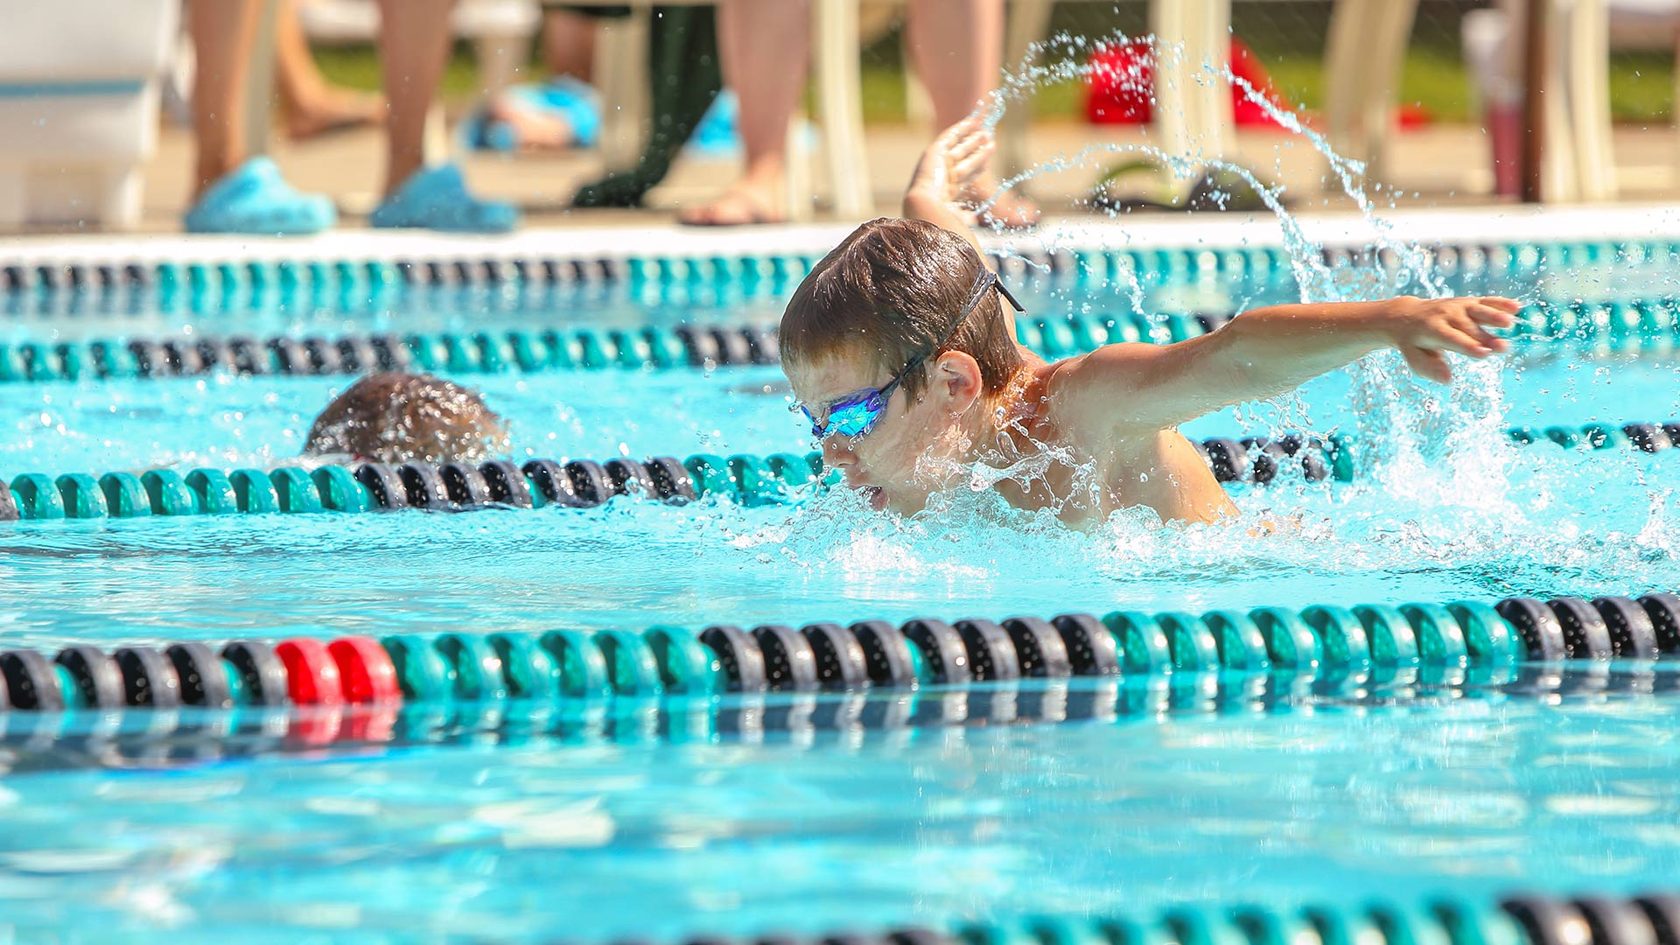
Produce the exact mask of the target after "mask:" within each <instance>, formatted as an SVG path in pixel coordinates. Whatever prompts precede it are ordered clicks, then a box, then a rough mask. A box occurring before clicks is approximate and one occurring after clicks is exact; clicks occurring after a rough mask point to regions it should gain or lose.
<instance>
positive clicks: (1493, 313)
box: [1464, 299, 1520, 328]
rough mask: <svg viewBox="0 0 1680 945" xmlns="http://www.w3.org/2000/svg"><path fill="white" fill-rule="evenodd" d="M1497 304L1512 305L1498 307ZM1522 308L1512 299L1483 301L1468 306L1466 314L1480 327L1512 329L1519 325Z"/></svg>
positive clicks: (1465, 310)
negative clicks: (1520, 309)
mask: <svg viewBox="0 0 1680 945" xmlns="http://www.w3.org/2000/svg"><path fill="white" fill-rule="evenodd" d="M1496 302H1509V303H1510V305H1509V306H1506V305H1496V304H1493V303H1496ZM1519 308H1520V306H1518V305H1517V303H1516V302H1512V301H1511V300H1510V299H1483V300H1481V301H1480V302H1474V303H1471V304H1470V305H1468V306H1466V307H1465V309H1464V313H1465V314H1466V315H1468V316H1470V318H1471V320H1472V321H1474V322H1475V323H1476V324H1478V325H1487V326H1489V327H1492V328H1510V327H1511V326H1512V325H1515V324H1516V323H1517V311H1518V309H1519Z"/></svg>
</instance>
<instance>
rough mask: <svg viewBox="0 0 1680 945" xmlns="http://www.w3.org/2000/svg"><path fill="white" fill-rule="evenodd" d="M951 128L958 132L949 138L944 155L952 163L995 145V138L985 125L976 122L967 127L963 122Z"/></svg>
mask: <svg viewBox="0 0 1680 945" xmlns="http://www.w3.org/2000/svg"><path fill="white" fill-rule="evenodd" d="M951 130H952V131H953V132H960V134H957V135H956V136H955V137H954V138H952V139H951V140H950V142H949V143H948V145H947V147H946V149H945V154H946V157H948V158H949V159H950V160H951V161H952V162H953V163H955V162H959V161H964V160H967V159H968V158H971V157H973V156H974V155H975V154H976V153H978V152H980V151H984V150H988V149H990V148H992V147H994V146H995V142H996V138H994V137H993V136H992V132H991V129H989V128H987V127H986V126H985V125H980V124H977V125H974V126H973V127H971V128H969V127H964V125H963V124H958V125H953V126H952V127H951Z"/></svg>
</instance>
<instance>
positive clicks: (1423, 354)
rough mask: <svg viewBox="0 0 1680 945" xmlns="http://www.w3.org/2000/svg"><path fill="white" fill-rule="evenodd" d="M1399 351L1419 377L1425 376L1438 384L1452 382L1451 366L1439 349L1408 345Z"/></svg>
mask: <svg viewBox="0 0 1680 945" xmlns="http://www.w3.org/2000/svg"><path fill="white" fill-rule="evenodd" d="M1400 353H1401V354H1402V355H1404V356H1405V358H1406V365H1407V366H1408V367H1410V368H1411V369H1412V372H1413V373H1415V374H1417V375H1418V376H1419V377H1427V378H1429V379H1430V380H1432V381H1435V382H1436V383H1438V384H1451V383H1452V367H1451V366H1450V365H1448V364H1447V359H1446V357H1445V356H1444V355H1442V354H1441V352H1439V351H1431V350H1429V349H1428V348H1417V347H1408V348H1403V349H1401V351H1400Z"/></svg>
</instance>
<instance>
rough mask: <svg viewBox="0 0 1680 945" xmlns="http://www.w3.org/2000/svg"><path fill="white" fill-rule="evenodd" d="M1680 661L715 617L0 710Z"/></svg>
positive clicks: (1650, 602) (412, 647)
mask: <svg viewBox="0 0 1680 945" xmlns="http://www.w3.org/2000/svg"><path fill="white" fill-rule="evenodd" d="M1675 654H1680V596H1676V595H1674V594H1669V593H1653V594H1647V595H1644V596H1642V597H1639V598H1626V597H1600V598H1596V599H1594V600H1591V601H1588V600H1586V599H1583V598H1579V597H1568V596H1563V597H1556V598H1553V599H1552V600H1549V601H1540V600H1537V599H1533V598H1527V597H1512V598H1506V599H1504V600H1501V601H1499V602H1497V603H1493V604H1487V603H1480V602H1475V601H1454V602H1450V603H1445V604H1435V603H1409V604H1402V605H1399V606H1389V605H1359V606H1355V607H1352V608H1343V607H1336V606H1325V605H1314V606H1310V607H1306V608H1304V609H1301V610H1294V609H1291V608H1287V607H1258V608H1254V609H1251V610H1246V611H1245V610H1235V609H1223V610H1213V611H1209V612H1207V613H1204V614H1201V615H1199V616H1198V615H1195V614H1191V613H1186V612H1178V611H1170V612H1164V613H1146V612H1143V611H1135V610H1117V611H1113V612H1111V613H1109V614H1107V615H1106V616H1103V617H1101V618H1098V617H1096V616H1093V615H1091V614H1084V613H1069V614H1061V615H1058V616H1055V617H1052V618H1049V619H1042V618H1037V617H1013V618H1008V619H1004V620H1001V621H996V620H991V619H984V618H972V619H964V620H956V621H953V622H946V621H944V620H941V619H938V618H934V617H922V618H916V619H912V620H907V621H904V622H903V623H900V624H893V623H889V622H887V621H883V620H863V621H858V622H855V623H852V624H849V625H842V624H839V623H829V622H818V623H809V624H805V625H803V626H800V627H799V628H798V629H795V628H794V627H793V626H792V625H782V624H763V625H759V626H753V627H750V628H746V627H742V626H738V625H734V624H713V625H711V626H707V627H705V628H703V629H701V630H699V631H698V632H696V631H694V630H692V629H689V628H684V627H676V626H665V625H660V626H654V627H650V628H648V629H646V630H643V631H631V630H603V631H595V632H587V631H581V630H555V631H551V632H546V633H535V632H533V633H491V634H475V633H444V634H393V635H389V636H386V637H383V638H380V639H377V640H375V639H373V638H371V637H365V636H349V637H341V638H338V639H335V640H331V641H324V640H318V639H313V638H307V637H294V638H290V639H286V640H281V641H278V642H273V643H270V642H264V641H260V640H235V641H232V642H229V643H225V644H223V645H221V646H219V647H213V646H211V645H209V644H206V643H203V642H181V643H174V644H165V645H151V646H124V647H118V648H116V649H114V650H112V651H111V652H110V653H106V652H105V651H104V650H102V649H100V648H98V647H94V646H90V645H76V646H69V647H65V648H64V649H61V650H59V651H58V652H57V653H48V652H42V651H38V650H34V649H27V648H18V649H9V650H5V651H0V707H9V708H11V709H14V710H19V711H56V710H66V709H116V708H122V707H125V706H130V707H137V706H151V707H156V708H173V707H176V706H181V705H187V706H201V707H207V708H231V707H234V706H242V705H243V706H286V705H300V706H339V705H363V704H391V703H408V702H419V703H450V702H472V703H480V702H504V701H507V700H531V699H535V700H546V701H570V700H583V701H589V702H597V703H605V702H611V701H613V700H615V699H630V700H635V699H658V698H663V697H666V696H708V697H709V696H714V695H721V694H724V693H747V694H754V693H779V692H795V693H799V692H819V691H858V690H868V689H891V690H902V689H919V688H922V687H929V686H945V687H950V686H955V687H962V686H968V685H971V684H975V683H1011V682H1018V681H1029V680H1055V679H1067V678H1071V677H1120V678H1136V677H1143V678H1157V677H1164V676H1172V675H1176V674H1184V673H1217V672H1234V673H1245V674H1250V675H1262V676H1287V677H1291V678H1317V677H1326V678H1346V677H1350V676H1363V677H1369V678H1371V679H1374V680H1379V681H1381V680H1387V679H1392V678H1394V676H1395V675H1396V674H1397V673H1400V672H1415V671H1431V672H1435V673H1437V674H1438V673H1439V672H1440V671H1442V670H1451V671H1459V670H1469V671H1479V672H1486V671H1490V670H1491V671H1510V670H1513V669H1514V668H1516V667H1519V666H1524V665H1527V664H1534V663H1540V664H1548V665H1550V664H1562V663H1563V662H1564V661H1566V660H1586V661H1597V662H1604V661H1609V660H1612V659H1637V660H1653V659H1657V658H1660V657H1669V656H1673V655H1675Z"/></svg>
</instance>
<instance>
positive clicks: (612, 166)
mask: <svg viewBox="0 0 1680 945" xmlns="http://www.w3.org/2000/svg"><path fill="white" fill-rule="evenodd" d="M650 15H651V14H650V13H649V12H648V10H647V9H646V8H645V7H637V8H636V9H635V10H633V11H632V12H631V14H630V15H629V16H628V17H625V18H623V19H608V20H602V21H601V22H600V26H599V28H598V31H597V33H596V39H595V42H596V51H595V73H596V76H595V80H596V82H597V84H598V87H599V89H600V92H601V101H603V102H605V103H607V107H606V108H604V109H602V112H601V159H602V160H603V161H604V162H605V163H606V166H607V169H608V170H609V171H622V170H629V169H630V168H632V167H634V166H635V165H636V161H637V159H638V158H639V157H640V155H641V152H642V141H643V138H644V136H645V134H646V129H647V124H648V111H649V108H650V107H651V106H650V104H649V103H650V101H651V97H652V92H651V90H650V89H649V88H648V36H649V32H650V30H651V26H650V25H649V22H648V18H649V16H650Z"/></svg>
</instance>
